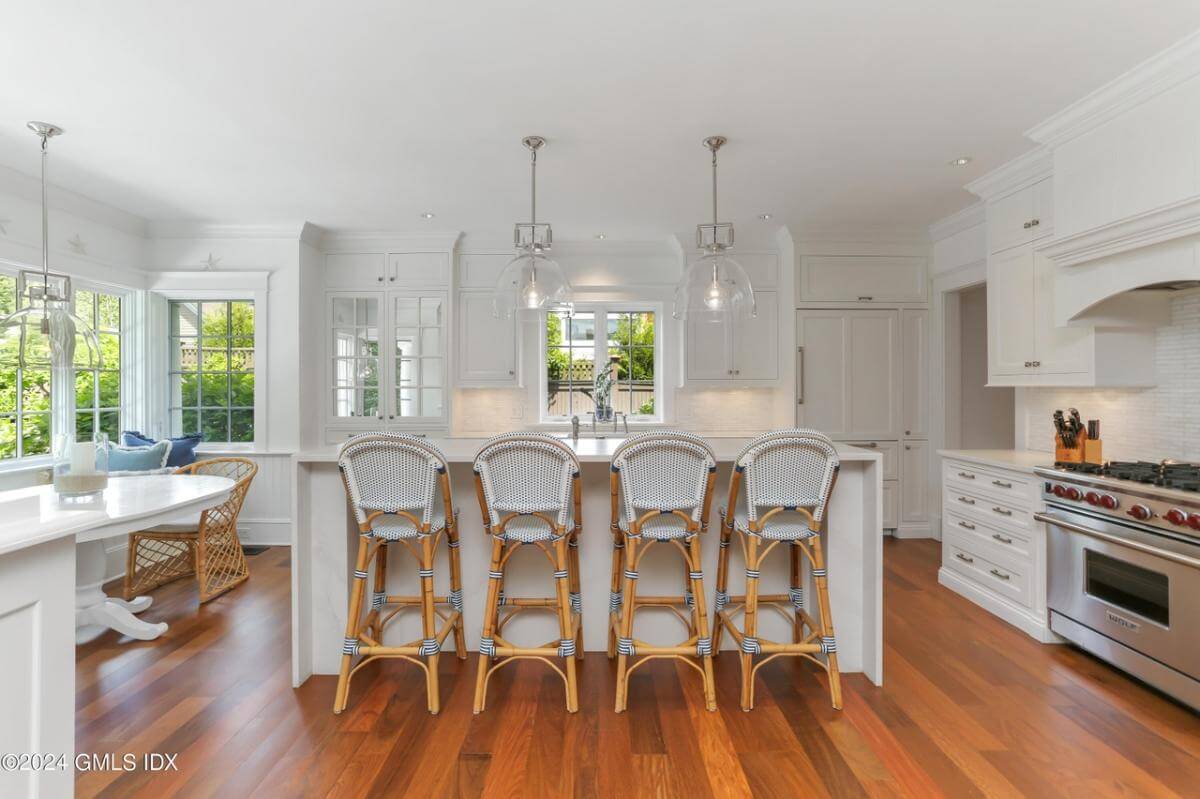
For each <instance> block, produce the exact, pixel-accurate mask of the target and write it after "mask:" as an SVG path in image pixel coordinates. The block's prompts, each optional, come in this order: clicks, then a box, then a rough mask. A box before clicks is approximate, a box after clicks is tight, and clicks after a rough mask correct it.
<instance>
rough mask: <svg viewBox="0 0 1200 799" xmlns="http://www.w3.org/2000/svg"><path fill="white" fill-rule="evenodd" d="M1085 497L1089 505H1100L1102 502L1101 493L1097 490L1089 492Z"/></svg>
mask: <svg viewBox="0 0 1200 799" xmlns="http://www.w3.org/2000/svg"><path fill="white" fill-rule="evenodd" d="M1083 498H1084V499H1086V500H1087V504H1089V505H1099V504H1100V495H1099V494H1097V493H1096V492H1095V491H1089V492H1087V493H1086V494H1084V497H1083Z"/></svg>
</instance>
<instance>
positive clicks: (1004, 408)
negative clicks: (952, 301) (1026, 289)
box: [958, 286, 1014, 449]
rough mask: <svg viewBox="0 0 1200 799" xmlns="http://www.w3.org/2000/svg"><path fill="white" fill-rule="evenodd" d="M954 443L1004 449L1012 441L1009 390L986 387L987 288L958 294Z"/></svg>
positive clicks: (965, 447) (982, 287) (968, 446)
mask: <svg viewBox="0 0 1200 799" xmlns="http://www.w3.org/2000/svg"><path fill="white" fill-rule="evenodd" d="M958 302H959V306H958V321H959V324H958V346H959V371H958V380H959V393H958V396H959V402H961V404H962V414H961V416H960V425H959V427H960V431H959V439H958V445H959V446H960V447H961V448H963V449H997V448H999V449H1004V448H1007V447H1010V446H1012V442H1013V413H1014V411H1013V401H1014V397H1013V390H1012V389H1011V388H988V387H987V382H988V362H987V287H986V286H975V287H973V288H969V289H966V290H964V291H962V292H959V295H958Z"/></svg>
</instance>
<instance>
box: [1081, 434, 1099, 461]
mask: <svg viewBox="0 0 1200 799" xmlns="http://www.w3.org/2000/svg"><path fill="white" fill-rule="evenodd" d="M1083 460H1084V462H1085V463H1095V464H1101V463H1104V442H1103V441H1102V440H1100V439H1098V438H1093V439H1089V440H1087V441H1084V442H1083Z"/></svg>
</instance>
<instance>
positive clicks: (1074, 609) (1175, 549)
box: [1034, 461, 1200, 709]
mask: <svg viewBox="0 0 1200 799" xmlns="http://www.w3.org/2000/svg"><path fill="white" fill-rule="evenodd" d="M1034 472H1035V473H1036V474H1038V475H1039V476H1040V477H1042V478H1043V479H1044V480H1045V483H1044V485H1043V492H1042V497H1043V499H1044V500H1045V502H1046V511H1045V512H1044V513H1038V514H1035V518H1036V519H1038V520H1039V521H1042V522H1045V523H1046V527H1047V532H1048V546H1049V568H1048V574H1049V592H1048V595H1047V600H1048V605H1049V607H1050V629H1052V630H1053V631H1054V632H1056V633H1058V634H1059V635H1061V636H1063V637H1064V638H1067V639H1069V640H1070V641H1072V642H1073V643H1075V644H1077V645H1078V646H1080V647H1082V648H1084V649H1086V650H1088V651H1090V652H1092V653H1093V654H1095V655H1097V656H1098V657H1101V658H1103V659H1104V660H1107V661H1109V662H1110V663H1112V664H1113V665H1115V666H1117V667H1119V668H1121V669H1124V670H1125V671H1128V672H1130V673H1131V674H1133V675H1135V676H1136V677H1138V678H1140V679H1142V680H1144V681H1145V682H1147V683H1150V684H1151V685H1153V686H1155V687H1157V688H1159V689H1160V690H1162V691H1164V692H1165V693H1168V694H1170V695H1172V696H1174V697H1175V698H1177V699H1179V700H1180V701H1182V702H1185V703H1186V704H1188V705H1191V706H1192V707H1193V708H1196V709H1200V465H1197V464H1186V463H1171V462H1164V463H1149V462H1145V461H1137V462H1111V463H1108V464H1105V465H1104V466H1093V465H1090V464H1056V465H1055V467H1054V468H1039V469H1035V470H1034Z"/></svg>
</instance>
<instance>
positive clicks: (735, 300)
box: [671, 136, 758, 323]
mask: <svg viewBox="0 0 1200 799" xmlns="http://www.w3.org/2000/svg"><path fill="white" fill-rule="evenodd" d="M725 141H726V139H725V137H724V136H709V137H708V138H707V139H705V140H704V146H705V147H707V148H708V149H709V151H711V152H712V208H713V221H712V224H701V225H696V246H697V247H698V248H699V249H700V252H701V256H700V257H699V258H697V259H696V260H695V261H693V262H692V263H690V264H688V267H687V268H686V269H685V270H684V272H683V277H681V278H680V279H679V282H678V283H676V284H675V303H674V306H673V308H672V311H671V315H672V316H674V317H675V318H676V319H695V320H700V321H703V322H712V323H720V322H725V321H727V320H729V319H733V318H735V317H750V316H756V315H757V314H758V309H757V308H756V307H755V304H754V288H753V287H752V286H751V285H750V277H749V276H748V275H747V274H746V270H745V269H743V268H742V265H741V264H739V263H738V262H737V261H735V260H734V259H733V258H731V257H730V256H729V253H728V250H729V248H730V247H732V246H733V223H732V222H718V221H717V218H718V217H717V150H720V149H721V147H722V145H724V144H725Z"/></svg>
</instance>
